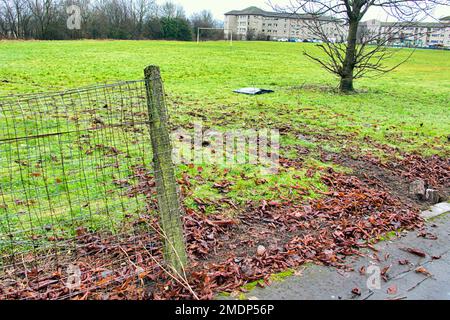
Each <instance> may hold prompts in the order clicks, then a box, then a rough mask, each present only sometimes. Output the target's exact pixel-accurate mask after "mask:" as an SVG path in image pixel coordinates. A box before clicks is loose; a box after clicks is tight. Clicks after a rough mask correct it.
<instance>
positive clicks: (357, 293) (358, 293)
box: [352, 288, 361, 296]
mask: <svg viewBox="0 0 450 320" xmlns="http://www.w3.org/2000/svg"><path fill="white" fill-rule="evenodd" d="M352 293H353V294H356V295H357V296H360V295H361V289H359V288H353V290H352Z"/></svg>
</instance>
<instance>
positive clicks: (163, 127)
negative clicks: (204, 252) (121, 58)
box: [144, 66, 187, 274]
mask: <svg viewBox="0 0 450 320" xmlns="http://www.w3.org/2000/svg"><path fill="white" fill-rule="evenodd" d="M144 75H145V80H146V81H145V86H146V91H147V106H148V112H149V119H150V125H149V127H150V136H151V142H152V149H153V167H154V172H155V181H156V190H157V193H158V195H157V199H158V209H159V214H160V217H161V228H162V232H163V233H164V235H165V239H164V241H165V243H164V258H165V260H166V262H167V263H168V265H169V266H170V267H172V268H173V269H174V270H176V271H177V272H178V273H179V274H182V273H181V272H182V270H183V268H184V267H185V266H186V263H187V256H186V246H185V241H184V236H183V225H182V221H181V216H182V209H181V204H180V199H179V196H178V192H177V191H178V190H177V185H176V179H175V172H174V165H173V162H172V145H171V142H170V135H169V128H168V124H167V120H168V116H167V108H166V104H165V99H164V87H163V83H162V79H161V73H160V70H159V67H157V66H149V67H147V68H145V70H144Z"/></svg>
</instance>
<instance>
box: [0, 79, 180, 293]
mask: <svg viewBox="0 0 450 320" xmlns="http://www.w3.org/2000/svg"><path fill="white" fill-rule="evenodd" d="M151 80H152V79H150V81H151ZM146 81H147V82H146ZM148 81H149V79H147V80H140V81H129V82H122V83H117V84H111V85H103V86H95V87H88V88H83V89H79V90H72V91H66V92H62V93H53V94H46V95H39V94H33V95H26V96H14V97H13V96H10V97H5V98H2V99H0V255H1V258H0V299H63V298H70V297H73V296H77V297H80V293H85V294H92V292H95V294H96V296H94V298H108V295H110V294H111V292H115V294H116V295H120V294H122V293H121V290H122V289H123V288H124V286H123V284H124V283H126V284H127V285H128V286H129V285H132V286H134V288H135V289H134V290H133V294H134V295H138V296H133V297H132V298H141V297H144V296H145V295H146V294H147V293H146V291H148V290H151V288H150V289H149V286H148V285H145V284H144V281H143V277H142V275H143V274H157V273H158V272H161V270H162V268H163V266H162V265H161V264H160V263H162V259H161V256H162V250H161V247H162V245H161V244H160V240H159V239H160V238H161V237H160V236H158V234H157V233H158V232H157V230H156V229H155V222H154V221H155V220H154V219H155V214H154V213H156V212H157V211H158V210H159V209H158V198H160V196H161V195H160V194H159V195H158V193H157V190H159V189H160V188H157V186H158V185H159V184H160V183H158V179H155V170H154V166H153V158H154V153H153V152H152V139H157V140H158V141H159V142H160V143H161V142H164V143H165V145H162V146H160V147H161V150H162V152H164V153H166V154H167V155H170V153H171V148H170V143H169V141H168V139H162V140H161V137H156V136H157V135H160V132H159V131H158V130H157V129H155V128H154V127H150V128H149V125H150V124H151V123H153V122H154V121H155V119H153V118H152V117H151V115H149V109H148V99H147V95H146V94H147V93H148V90H146V84H147V85H148ZM149 100H150V101H151V100H152V99H149ZM163 116H164V117H166V115H163ZM150 119H152V120H150ZM161 119H163V120H164V119H165V118H161ZM152 134H153V136H152ZM155 135H156V136H155ZM161 136H162V137H164V135H161ZM153 142H154V141H153ZM167 165H168V168H169V169H172V172H173V167H171V165H172V164H171V163H170V164H167ZM163 169H164V168H161V167H158V169H157V170H159V171H163ZM156 176H158V174H156ZM172 190H173V189H172ZM159 192H160V193H161V191H160V190H159ZM176 196H177V195H176ZM155 262H156V264H155ZM121 288H122V289H121Z"/></svg>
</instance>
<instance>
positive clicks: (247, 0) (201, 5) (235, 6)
mask: <svg viewBox="0 0 450 320" xmlns="http://www.w3.org/2000/svg"><path fill="white" fill-rule="evenodd" d="M172 1H173V2H175V3H178V4H181V5H182V6H183V7H184V9H185V10H186V13H187V14H188V15H191V14H192V13H193V12H198V11H201V10H204V9H206V10H210V11H211V12H212V13H213V14H214V16H215V17H216V19H219V20H223V19H224V13H225V12H227V11H231V10H241V9H245V8H247V7H250V6H257V7H259V8H261V9H264V10H268V11H269V10H271V8H270V6H269V5H268V1H267V0H172ZM157 2H158V3H162V2H164V0H158V1H157ZM273 2H274V3H277V4H283V3H287V2H288V0H273ZM447 15H450V7H440V8H438V9H437V10H436V12H435V13H434V16H435V17H443V16H447ZM366 19H380V20H385V19H386V16H385V15H384V14H383V13H382V12H380V11H378V10H372V12H369V13H368V16H367V18H366Z"/></svg>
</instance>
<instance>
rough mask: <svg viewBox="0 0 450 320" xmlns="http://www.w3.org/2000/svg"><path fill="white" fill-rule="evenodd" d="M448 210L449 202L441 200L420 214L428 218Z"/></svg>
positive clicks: (449, 209) (449, 210) (449, 207)
mask: <svg viewBox="0 0 450 320" xmlns="http://www.w3.org/2000/svg"><path fill="white" fill-rule="evenodd" d="M448 212H450V203H449V202H442V203H438V204H436V205H434V206H432V207H431V208H430V209H429V210H426V211H424V212H422V214H421V216H422V217H423V218H424V219H427V220H429V219H432V218H434V217H437V216H440V215H441V214H444V213H448Z"/></svg>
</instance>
